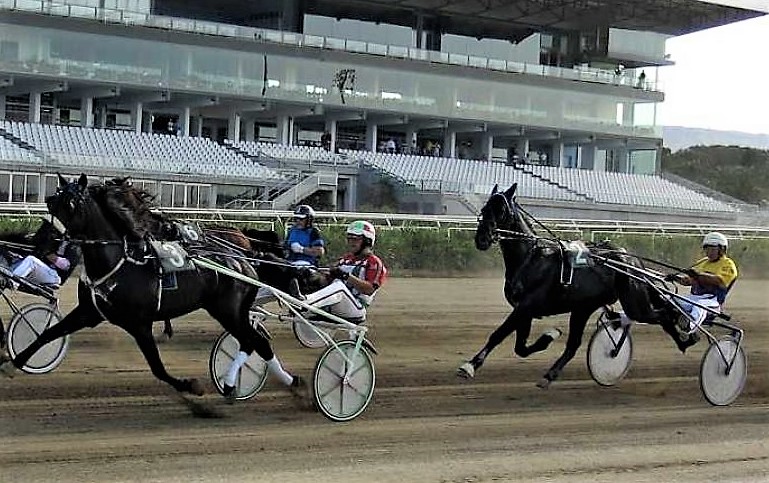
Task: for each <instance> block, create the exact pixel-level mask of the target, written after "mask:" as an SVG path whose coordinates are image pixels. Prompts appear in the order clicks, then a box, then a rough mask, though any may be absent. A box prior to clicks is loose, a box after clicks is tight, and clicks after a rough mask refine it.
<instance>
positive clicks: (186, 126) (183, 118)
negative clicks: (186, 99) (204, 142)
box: [179, 107, 190, 138]
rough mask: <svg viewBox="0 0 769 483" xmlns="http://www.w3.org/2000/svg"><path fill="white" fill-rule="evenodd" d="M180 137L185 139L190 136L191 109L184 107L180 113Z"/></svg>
mask: <svg viewBox="0 0 769 483" xmlns="http://www.w3.org/2000/svg"><path fill="white" fill-rule="evenodd" d="M179 135H180V136H183V137H185V138H186V137H189V136H190V108H189V107H183V108H182V110H181V112H180V113H179Z"/></svg>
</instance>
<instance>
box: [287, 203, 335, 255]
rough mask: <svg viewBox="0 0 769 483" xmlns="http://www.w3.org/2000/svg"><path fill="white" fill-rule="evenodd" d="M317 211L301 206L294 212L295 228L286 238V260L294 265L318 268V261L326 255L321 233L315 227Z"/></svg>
mask: <svg viewBox="0 0 769 483" xmlns="http://www.w3.org/2000/svg"><path fill="white" fill-rule="evenodd" d="M314 221H315V210H313V209H312V206H310V205H299V206H297V207H296V209H295V210H294V226H292V227H291V229H290V230H289V231H288V235H287V236H286V242H285V245H286V251H287V252H288V256H287V257H286V259H287V260H288V261H289V262H291V264H292V265H297V266H303V265H304V266H307V265H312V266H314V267H317V266H318V259H319V258H320V257H322V256H323V255H324V254H325V253H326V248H325V242H324V241H323V237H321V235H320V231H319V230H318V229H317V228H315V227H314V226H313V222H314Z"/></svg>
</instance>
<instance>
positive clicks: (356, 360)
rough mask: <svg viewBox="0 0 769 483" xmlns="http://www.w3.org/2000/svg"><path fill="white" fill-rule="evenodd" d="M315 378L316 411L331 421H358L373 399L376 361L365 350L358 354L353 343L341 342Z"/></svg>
mask: <svg viewBox="0 0 769 483" xmlns="http://www.w3.org/2000/svg"><path fill="white" fill-rule="evenodd" d="M313 376H314V377H313V389H314V393H315V402H316V404H317V407H318V409H319V410H320V412H322V413H323V415H324V416H326V417H327V418H329V419H331V420H332V421H350V420H351V419H354V418H356V417H357V416H359V415H360V414H361V413H362V412H363V411H364V410H365V409H366V406H368V404H369V402H370V401H371V397H372V396H373V395H374V385H375V383H376V373H375V371H374V361H373V360H372V358H371V355H370V354H369V352H368V351H367V350H366V349H365V348H364V347H361V348H360V350H358V351H357V352H356V350H355V342H353V341H342V342H339V343H337V345H336V346H333V345H332V346H330V347H329V348H328V349H326V351H325V352H323V354H322V355H321V356H320V358H319V359H318V363H317V364H316V366H315V372H314V375H313Z"/></svg>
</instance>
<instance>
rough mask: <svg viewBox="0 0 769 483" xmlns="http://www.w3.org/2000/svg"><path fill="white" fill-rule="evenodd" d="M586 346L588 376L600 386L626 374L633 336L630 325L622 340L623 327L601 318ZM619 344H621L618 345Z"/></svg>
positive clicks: (630, 358)
mask: <svg viewBox="0 0 769 483" xmlns="http://www.w3.org/2000/svg"><path fill="white" fill-rule="evenodd" d="M601 317H602V318H601V319H599V322H598V328H597V329H596V330H595V333H594V334H593V336H592V337H591V338H590V343H589V344H588V346H587V369H588V371H589V372H590V377H592V378H593V380H594V381H595V382H597V383H598V384H600V385H601V386H613V385H615V384H617V383H618V382H619V381H621V380H622V378H624V377H625V376H626V375H627V372H628V370H630V363H631V362H632V360H633V338H632V337H631V334H630V327H629V326H628V327H627V335H626V336H625V340H622V335H623V333H624V332H625V330H626V329H625V328H623V327H617V328H614V327H613V326H612V325H611V324H608V323H606V322H605V321H604V320H603V315H601ZM620 344H621V345H620Z"/></svg>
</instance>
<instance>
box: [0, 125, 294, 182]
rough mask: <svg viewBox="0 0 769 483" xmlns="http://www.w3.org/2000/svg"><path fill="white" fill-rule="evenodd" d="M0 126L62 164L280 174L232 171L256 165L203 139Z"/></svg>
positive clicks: (261, 172) (262, 172)
mask: <svg viewBox="0 0 769 483" xmlns="http://www.w3.org/2000/svg"><path fill="white" fill-rule="evenodd" d="M5 126H6V128H7V129H8V130H9V131H10V132H11V133H12V134H13V135H14V136H16V137H19V138H20V139H22V140H24V141H25V142H27V143H28V144H30V145H32V146H34V147H35V148H37V149H38V150H40V151H41V152H43V153H45V154H47V155H49V156H50V157H52V158H54V159H58V160H60V161H61V162H62V163H80V164H81V165H82V166H104V167H111V168H118V169H121V168H124V167H131V168H133V169H139V170H145V171H162V170H164V169H167V170H169V171H171V172H178V173H190V172H194V173H199V174H205V175H221V176H238V177H248V178H260V179H280V178H282V175H280V174H279V173H277V172H275V171H273V170H271V169H269V168H267V167H265V166H261V165H260V168H261V169H252V170H249V171H242V170H239V171H237V173H243V174H242V175H237V174H236V170H235V166H237V165H238V163H242V162H247V163H249V164H250V165H252V166H253V165H258V163H255V162H254V161H252V160H246V159H245V158H243V157H242V156H241V155H240V154H239V153H237V152H235V151H232V150H230V149H227V148H225V147H223V146H220V145H219V144H217V143H215V142H213V141H211V140H210V139H206V138H194V137H176V136H167V135H157V134H149V133H138V134H137V133H134V132H132V131H121V130H107V129H93V128H81V127H72V126H53V125H49V124H30V123H18V122H10V123H7V124H5ZM11 144H12V145H13V143H11ZM14 146H15V145H14ZM17 148H18V147H17ZM9 149H10V148H9ZM21 151H25V150H23V149H22V150H21ZM19 156H21V155H19Z"/></svg>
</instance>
